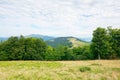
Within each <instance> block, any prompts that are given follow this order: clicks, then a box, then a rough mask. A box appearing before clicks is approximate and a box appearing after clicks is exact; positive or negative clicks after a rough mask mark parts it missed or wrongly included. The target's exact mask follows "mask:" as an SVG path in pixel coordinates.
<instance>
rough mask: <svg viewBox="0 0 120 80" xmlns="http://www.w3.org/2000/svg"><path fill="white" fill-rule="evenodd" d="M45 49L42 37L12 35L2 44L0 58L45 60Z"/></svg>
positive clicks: (0, 45)
mask: <svg viewBox="0 0 120 80" xmlns="http://www.w3.org/2000/svg"><path fill="white" fill-rule="evenodd" d="M45 51H46V43H45V42H44V41H43V40H42V39H36V38H24V37H23V36H21V37H20V38H18V37H10V38H9V39H8V40H7V41H5V42H3V43H1V44H0V54H1V55H0V60H43V59H44V53H45Z"/></svg>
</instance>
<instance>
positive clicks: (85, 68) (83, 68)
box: [79, 66, 91, 72]
mask: <svg viewBox="0 0 120 80" xmlns="http://www.w3.org/2000/svg"><path fill="white" fill-rule="evenodd" d="M79 70H80V72H86V71H90V70H91V68H90V67H87V66H83V67H80V69H79Z"/></svg>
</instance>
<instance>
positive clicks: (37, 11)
mask: <svg viewBox="0 0 120 80" xmlns="http://www.w3.org/2000/svg"><path fill="white" fill-rule="evenodd" d="M108 26H112V28H120V0H0V37H8V36H18V35H29V34H42V35H49V36H54V37H57V36H74V37H80V38H85V37H92V33H93V31H94V30H95V29H96V28H97V27H104V28H106V27H108Z"/></svg>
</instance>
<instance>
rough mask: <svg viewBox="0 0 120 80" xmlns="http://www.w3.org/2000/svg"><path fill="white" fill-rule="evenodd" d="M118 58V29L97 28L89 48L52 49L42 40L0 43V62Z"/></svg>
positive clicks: (15, 38)
mask: <svg viewBox="0 0 120 80" xmlns="http://www.w3.org/2000/svg"><path fill="white" fill-rule="evenodd" d="M119 58H120V29H112V28H110V27H108V28H107V29H105V28H100V27H99V28H97V29H96V30H95V31H94V32H93V39H92V42H91V45H90V46H83V47H78V48H69V47H67V46H62V45H59V46H57V47H56V48H53V47H51V46H49V45H47V44H46V43H45V42H44V41H43V40H42V39H38V38H25V37H24V36H20V37H10V38H9V39H8V40H7V41H4V42H1V43H0V60H91V59H119Z"/></svg>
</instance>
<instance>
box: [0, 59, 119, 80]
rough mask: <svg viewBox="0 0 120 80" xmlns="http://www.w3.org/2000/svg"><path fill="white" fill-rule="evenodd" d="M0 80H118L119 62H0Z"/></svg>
mask: <svg viewBox="0 0 120 80" xmlns="http://www.w3.org/2000/svg"><path fill="white" fill-rule="evenodd" d="M81 70H82V71H81ZM0 80H120V60H108V61H107V60H99V61H98V60H95V61H1V62H0Z"/></svg>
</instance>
